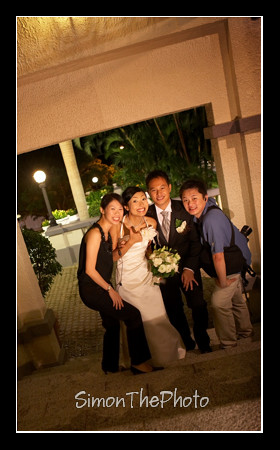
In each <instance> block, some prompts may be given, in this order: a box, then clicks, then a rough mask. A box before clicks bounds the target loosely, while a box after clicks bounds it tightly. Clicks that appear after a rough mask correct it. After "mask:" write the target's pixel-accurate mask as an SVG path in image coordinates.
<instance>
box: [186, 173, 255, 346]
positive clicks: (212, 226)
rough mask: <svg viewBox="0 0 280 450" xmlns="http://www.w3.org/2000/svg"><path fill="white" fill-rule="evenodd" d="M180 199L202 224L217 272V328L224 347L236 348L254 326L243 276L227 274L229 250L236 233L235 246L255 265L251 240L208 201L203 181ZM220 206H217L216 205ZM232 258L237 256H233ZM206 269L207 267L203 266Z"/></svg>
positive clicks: (214, 298)
mask: <svg viewBox="0 0 280 450" xmlns="http://www.w3.org/2000/svg"><path fill="white" fill-rule="evenodd" d="M180 196H181V199H182V202H183V205H184V208H185V209H186V211H187V212H188V213H189V214H191V215H192V216H194V222H196V223H198V224H200V233H201V237H202V242H203V243H204V246H207V248H209V246H210V249H211V255H212V260H213V265H214V270H215V272H216V273H215V275H216V277H215V280H216V286H215V289H214V291H213V293H212V297H211V306H212V311H213V318H214V325H215V330H216V333H217V336H218V337H219V339H220V341H221V347H222V348H227V347H233V346H236V341H237V339H238V338H242V337H248V336H250V335H252V330H253V328H252V324H251V321H250V315H249V311H248V308H247V305H246V303H245V301H244V298H243V295H242V283H241V276H240V273H238V272H237V273H231V274H230V275H229V274H227V267H226V261H225V247H230V246H231V242H232V230H234V240H235V244H236V245H237V246H238V247H239V249H240V250H241V251H242V254H243V257H244V258H245V260H246V262H247V264H248V265H249V264H250V263H251V253H250V250H249V248H248V245H247V239H246V237H245V236H243V235H242V234H241V233H240V231H239V230H238V229H237V228H236V227H235V226H234V225H233V224H231V222H230V221H229V219H228V218H227V217H226V216H225V214H224V213H223V212H222V210H220V209H219V208H218V207H215V208H213V209H212V208H211V210H209V211H208V209H209V208H210V207H211V206H214V205H216V202H215V200H214V199H212V198H210V199H209V198H208V195H207V189H206V186H205V185H204V182H203V181H200V180H188V181H186V182H185V183H184V184H183V185H182V187H181V190H180ZM216 206H217V205H216ZM232 257H234V256H233V255H232ZM201 267H202V268H203V264H202V266H201Z"/></svg>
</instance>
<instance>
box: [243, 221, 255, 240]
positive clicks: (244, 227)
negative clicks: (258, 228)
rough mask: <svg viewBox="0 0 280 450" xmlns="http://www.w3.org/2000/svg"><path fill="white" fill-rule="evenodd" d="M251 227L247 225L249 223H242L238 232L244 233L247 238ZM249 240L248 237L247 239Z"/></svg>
mask: <svg viewBox="0 0 280 450" xmlns="http://www.w3.org/2000/svg"><path fill="white" fill-rule="evenodd" d="M252 231H253V230H252V228H251V227H249V225H244V226H243V227H242V228H241V230H240V233H242V234H244V236H245V237H246V238H247V239H248V236H249V235H250V234H251V233H252ZM248 240H249V239H248Z"/></svg>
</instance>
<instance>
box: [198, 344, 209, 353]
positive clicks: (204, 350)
mask: <svg viewBox="0 0 280 450" xmlns="http://www.w3.org/2000/svg"><path fill="white" fill-rule="evenodd" d="M199 350H200V353H211V352H212V348H211V347H210V345H207V346H206V347H203V348H200V349H199Z"/></svg>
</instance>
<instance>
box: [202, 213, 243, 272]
mask: <svg viewBox="0 0 280 450" xmlns="http://www.w3.org/2000/svg"><path fill="white" fill-rule="evenodd" d="M214 208H215V209H220V208H219V207H218V206H215V205H213V206H210V207H209V208H208V210H207V212H206V213H205V214H204V216H203V218H205V216H206V214H207V213H208V211H210V210H211V209H214ZM226 217H227V216H226ZM227 219H228V220H229V223H230V226H231V241H230V246H229V247H224V257H225V263H226V274H227V275H232V274H234V273H239V272H241V273H242V272H243V271H244V270H245V272H246V268H247V267H248V265H247V262H246V259H245V258H244V256H243V253H242V251H241V250H240V248H239V247H238V246H237V245H236V244H235V237H234V228H233V225H232V223H231V221H230V219H229V218H228V217H227ZM202 223H203V221H201V220H200V221H199V222H197V224H198V228H199V232H200V235H201V237H202V239H203V246H202V250H201V254H200V262H201V267H202V269H203V270H204V271H205V272H206V273H207V274H208V275H209V276H210V277H212V278H217V273H216V270H215V266H214V262H213V257H212V252H211V247H210V244H208V242H206V241H205V239H204V236H203V232H202Z"/></svg>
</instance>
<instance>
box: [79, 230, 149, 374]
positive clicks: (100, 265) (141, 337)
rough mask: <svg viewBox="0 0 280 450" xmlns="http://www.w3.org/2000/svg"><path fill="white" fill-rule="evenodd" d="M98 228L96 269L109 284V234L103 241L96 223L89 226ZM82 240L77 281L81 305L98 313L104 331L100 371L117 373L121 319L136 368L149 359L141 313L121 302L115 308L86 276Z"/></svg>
mask: <svg viewBox="0 0 280 450" xmlns="http://www.w3.org/2000/svg"><path fill="white" fill-rule="evenodd" d="M92 228H98V229H99V231H100V234H101V242H100V247H99V251H98V255H97V260H96V266H95V268H96V270H97V271H98V272H99V274H100V275H101V276H102V278H103V279H104V280H105V281H106V282H107V283H108V284H111V281H110V280H111V276H112V270H113V256H112V240H111V236H110V233H108V240H107V241H106V239H105V235H104V232H103V230H102V228H101V226H100V225H99V224H98V223H95V224H93V225H92V227H91V228H90V229H89V230H88V231H87V233H88V232H89V231H90V230H91V229H92ZM87 233H86V234H85V236H84V237H83V239H82V242H81V247H80V254H79V266H78V272H77V276H78V281H79V293H80V297H81V299H82V301H83V303H84V304H85V305H86V306H88V307H89V308H91V309H94V310H95V311H99V313H100V315H101V318H102V325H103V327H104V328H105V334H104V339H103V359H102V368H103V370H104V371H110V372H116V371H117V370H118V368H119V346H120V320H123V321H124V323H125V324H126V329H127V342H128V348H129V353H130V357H131V364H132V365H138V364H141V363H142V362H145V361H147V360H148V359H150V358H151V355H150V350H149V347H148V344H147V340H146V336H145V332H144V327H143V323H142V319H141V314H140V312H139V310H138V309H137V308H135V307H134V306H132V305H130V304H129V303H127V302H125V301H123V304H124V306H123V308H121V309H118V310H117V309H115V308H114V307H113V302H112V300H111V297H110V295H109V293H108V291H106V290H105V289H103V288H102V287H101V286H99V285H98V284H97V283H95V282H94V281H93V280H92V278H91V277H90V276H89V275H87V274H86V272H85V266H86V242H85V239H86V235H87Z"/></svg>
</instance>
